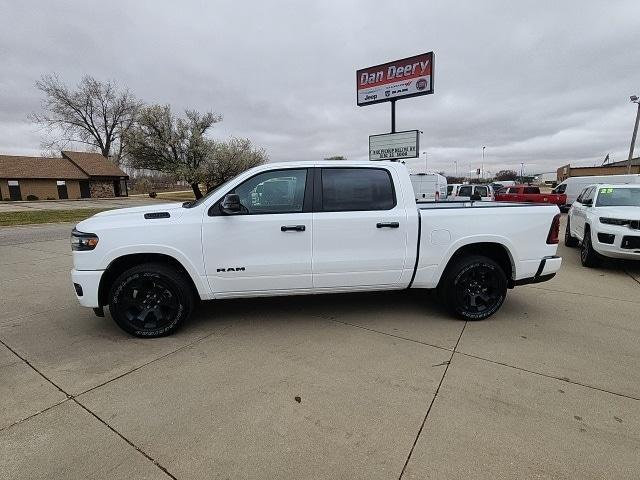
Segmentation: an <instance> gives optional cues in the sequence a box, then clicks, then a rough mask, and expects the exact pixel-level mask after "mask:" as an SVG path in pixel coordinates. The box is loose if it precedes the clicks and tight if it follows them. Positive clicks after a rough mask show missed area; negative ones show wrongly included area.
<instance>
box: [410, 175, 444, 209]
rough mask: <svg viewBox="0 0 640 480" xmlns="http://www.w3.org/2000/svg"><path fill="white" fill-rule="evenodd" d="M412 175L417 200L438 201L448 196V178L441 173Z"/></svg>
mask: <svg viewBox="0 0 640 480" xmlns="http://www.w3.org/2000/svg"><path fill="white" fill-rule="evenodd" d="M410 177H411V184H412V185H413V193H414V195H415V199H416V201H417V202H427V201H435V202H438V201H440V200H444V199H446V198H447V178H446V177H444V176H442V175H440V174H439V173H414V174H411V176H410Z"/></svg>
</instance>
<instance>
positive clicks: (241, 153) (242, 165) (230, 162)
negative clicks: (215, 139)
mask: <svg viewBox="0 0 640 480" xmlns="http://www.w3.org/2000/svg"><path fill="white" fill-rule="evenodd" d="M268 160H269V157H268V156H267V153H266V152H265V150H264V149H262V148H257V147H254V146H253V145H252V143H251V140H249V139H248V138H231V139H230V140H228V141H226V142H221V143H216V144H215V147H214V150H213V155H212V156H211V157H209V158H207V160H206V162H205V165H204V171H203V180H204V182H205V184H206V186H207V191H210V190H213V189H214V188H216V187H218V186H220V185H222V184H223V183H225V182H227V181H229V180H231V179H232V178H233V177H235V176H237V175H239V174H240V173H242V172H244V171H245V170H248V169H250V168H253V167H256V166H258V165H262V164H263V163H266V162H267V161H268Z"/></svg>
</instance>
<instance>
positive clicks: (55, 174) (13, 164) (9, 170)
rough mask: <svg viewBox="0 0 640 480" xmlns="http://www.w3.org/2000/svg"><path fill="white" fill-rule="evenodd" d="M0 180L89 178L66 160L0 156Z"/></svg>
mask: <svg viewBox="0 0 640 480" xmlns="http://www.w3.org/2000/svg"><path fill="white" fill-rule="evenodd" d="M0 178H18V179H19V178H55V179H57V180H86V179H87V178H89V176H88V175H87V174H86V173H84V172H83V171H82V170H80V169H79V168H78V167H76V166H75V165H74V164H73V163H71V162H70V161H69V160H67V159H66V158H45V157H19V156H16V155H0Z"/></svg>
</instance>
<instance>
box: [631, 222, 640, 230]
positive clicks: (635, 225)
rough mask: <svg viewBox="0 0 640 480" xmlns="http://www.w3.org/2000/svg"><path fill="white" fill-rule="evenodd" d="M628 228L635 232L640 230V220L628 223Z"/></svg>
mask: <svg viewBox="0 0 640 480" xmlns="http://www.w3.org/2000/svg"><path fill="white" fill-rule="evenodd" d="M629 227H630V228H633V229H635V230H640V220H631V221H630V222H629Z"/></svg>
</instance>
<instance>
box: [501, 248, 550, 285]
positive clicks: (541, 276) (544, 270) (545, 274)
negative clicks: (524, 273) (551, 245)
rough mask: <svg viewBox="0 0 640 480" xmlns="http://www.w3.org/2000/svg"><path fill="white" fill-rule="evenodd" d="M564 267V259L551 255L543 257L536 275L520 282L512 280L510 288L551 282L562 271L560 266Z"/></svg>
mask: <svg viewBox="0 0 640 480" xmlns="http://www.w3.org/2000/svg"><path fill="white" fill-rule="evenodd" d="M561 265H562V258H561V257H559V256H557V255H550V256H548V257H543V258H542V260H540V264H539V265H538V269H537V270H536V273H535V274H534V275H533V276H532V277H526V278H521V279H520V280H512V281H511V285H509V286H510V287H515V286H520V285H529V284H532V283H541V282H546V281H547V280H551V279H552V278H553V277H555V276H556V272H557V271H558V270H560V266H561Z"/></svg>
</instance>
